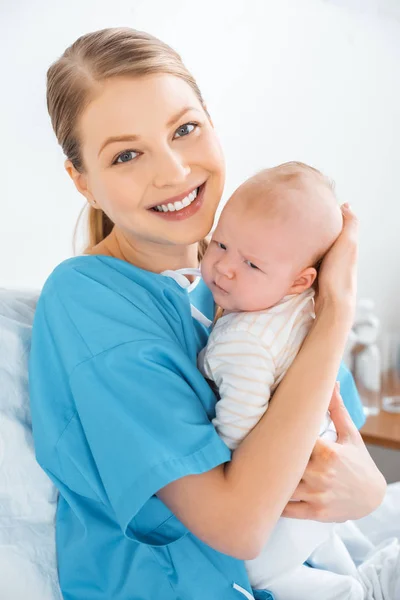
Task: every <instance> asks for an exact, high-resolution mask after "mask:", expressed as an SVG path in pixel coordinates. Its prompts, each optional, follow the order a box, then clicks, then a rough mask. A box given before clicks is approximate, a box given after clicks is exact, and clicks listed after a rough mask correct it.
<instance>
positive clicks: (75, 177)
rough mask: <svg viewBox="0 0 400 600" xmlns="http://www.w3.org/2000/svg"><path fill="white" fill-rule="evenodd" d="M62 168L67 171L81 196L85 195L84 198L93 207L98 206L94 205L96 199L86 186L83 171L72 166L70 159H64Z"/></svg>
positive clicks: (85, 177)
mask: <svg viewBox="0 0 400 600" xmlns="http://www.w3.org/2000/svg"><path fill="white" fill-rule="evenodd" d="M64 168H65V170H66V171H67V173H68V175H69V176H70V177H71V179H72V181H73V182H74V184H75V187H76V189H77V190H78V192H79V193H80V194H82V196H85V198H86V200H87V201H88V202H89V204H91V205H92V206H93V207H94V208H98V207H97V206H96V200H95V199H94V198H93V196H92V194H91V192H90V190H89V189H88V187H87V175H86V174H85V173H80V171H77V169H76V168H75V167H74V165H73V164H72V162H71V161H70V160H66V161H65V163H64Z"/></svg>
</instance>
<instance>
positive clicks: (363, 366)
mask: <svg viewBox="0 0 400 600" xmlns="http://www.w3.org/2000/svg"><path fill="white" fill-rule="evenodd" d="M357 308H358V310H357V317H356V325H355V327H354V330H355V333H356V335H357V338H358V343H359V344H361V345H362V346H364V348H363V349H362V350H361V351H360V352H359V353H358V354H357V355H356V357H355V360H354V374H355V377H356V379H357V381H358V382H359V383H361V384H362V385H363V386H364V387H365V388H366V389H367V390H370V391H372V392H379V390H380V385H381V356H380V352H379V348H378V346H377V343H376V342H377V339H378V334H379V328H380V323H379V319H378V318H377V317H376V316H375V315H374V314H373V310H374V303H373V301H372V300H369V299H365V300H360V302H359V305H358V307H357Z"/></svg>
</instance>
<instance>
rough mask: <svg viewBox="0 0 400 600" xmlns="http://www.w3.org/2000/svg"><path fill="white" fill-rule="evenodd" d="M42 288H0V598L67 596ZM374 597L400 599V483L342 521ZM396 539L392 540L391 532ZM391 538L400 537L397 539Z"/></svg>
mask: <svg viewBox="0 0 400 600" xmlns="http://www.w3.org/2000/svg"><path fill="white" fill-rule="evenodd" d="M36 300H37V294H34V293H23V292H18V293H17V292H11V291H7V290H2V289H0V599H1V600H61V599H62V596H61V593H60V590H59V586H58V582H57V568H56V558H55V531H54V519H55V510H56V502H57V493H56V490H55V488H54V486H53V485H52V483H51V482H50V480H49V479H48V478H47V476H46V475H45V474H44V473H43V472H42V470H41V469H40V467H39V466H38V465H37V463H36V461H35V456H34V450H33V441H32V432H31V420H30V411H29V400H28V376H27V359H28V355H29V348H30V337H31V327H32V319H33V314H34V310H35V305H36ZM339 533H340V535H341V537H342V539H343V540H344V541H345V543H346V545H347V547H348V548H349V551H350V553H351V555H352V557H353V559H354V560H355V562H356V564H357V565H358V566H359V570H360V573H361V576H362V578H363V582H364V585H365V588H366V594H367V595H366V598H368V600H400V562H399V561H400V552H399V542H398V540H399V539H400V483H398V484H393V485H392V486H389V489H388V493H387V496H386V498H385V500H384V502H383V504H382V505H381V507H380V508H379V509H378V510H377V511H375V512H374V513H373V514H372V515H370V516H369V517H366V518H365V519H361V520H360V521H357V522H356V523H354V522H349V523H345V524H343V525H341V526H340V527H339ZM389 538H392V541H391V540H390V539H389ZM393 538H397V539H394V540H393Z"/></svg>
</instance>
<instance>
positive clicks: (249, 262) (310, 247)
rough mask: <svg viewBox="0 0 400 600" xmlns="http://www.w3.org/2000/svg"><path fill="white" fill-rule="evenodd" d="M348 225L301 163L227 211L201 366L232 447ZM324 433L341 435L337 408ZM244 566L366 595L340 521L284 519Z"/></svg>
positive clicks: (302, 590) (289, 582) (240, 195)
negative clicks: (212, 320) (336, 524)
mask: <svg viewBox="0 0 400 600" xmlns="http://www.w3.org/2000/svg"><path fill="white" fill-rule="evenodd" d="M342 223H343V221H342V215H341V211H340V208H339V205H338V203H337V200H336V198H335V195H334V192H333V186H332V184H331V182H330V181H329V180H328V179H327V178H326V177H325V176H324V175H322V174H321V173H320V172H319V171H317V170H316V169H313V168H312V167H309V166H307V165H304V164H302V163H296V162H292V163H286V164H283V165H280V166H278V167H275V168H272V169H265V170H263V171H261V172H260V173H258V174H257V175H255V176H254V177H251V178H250V179H249V180H247V181H246V182H245V183H243V184H242V185H241V186H240V187H239V188H238V189H237V190H236V191H235V192H234V194H233V195H232V197H231V198H230V200H229V201H228V203H227V205H226V206H225V208H224V210H223V211H222V214H221V217H220V220H219V223H218V226H217V228H216V230H215V232H214V234H213V236H212V240H211V242H210V245H209V247H208V249H207V251H206V254H205V256H204V258H203V261H202V265H201V271H202V276H203V279H204V281H205V283H206V284H207V285H208V287H209V288H210V289H211V291H212V293H213V296H214V299H215V302H216V304H217V305H218V306H219V307H220V309H221V311H222V316H220V318H219V319H218V320H217V322H216V324H215V326H214V328H213V331H212V333H211V335H210V338H209V342H208V345H207V347H206V348H205V349H204V350H203V351H202V352H201V353H200V355H199V368H200V370H201V371H202V373H203V375H204V376H205V377H206V378H207V379H209V380H211V381H212V382H214V384H215V385H216V386H217V388H218V391H219V395H220V400H219V401H218V402H217V405H216V417H215V419H214V421H213V423H214V425H215V427H216V429H217V431H218V432H219V434H220V436H221V437H222V438H223V440H224V441H225V442H226V444H227V445H228V446H229V448H231V449H235V448H237V446H238V445H239V444H240V443H241V441H242V440H243V439H244V438H245V437H246V435H247V434H248V433H249V432H250V431H251V430H252V429H253V427H254V426H255V425H256V424H257V423H258V421H259V420H260V419H261V417H262V416H263V414H264V413H265V411H266V410H267V409H268V403H269V401H270V400H271V398H272V396H273V393H274V391H275V390H276V388H277V386H278V385H279V383H280V381H281V380H282V378H283V377H284V375H285V373H286V371H287V369H288V368H289V367H290V365H291V363H292V362H293V360H294V358H295V356H296V354H297V353H298V352H299V350H300V347H301V345H302V343H303V341H304V339H305V337H306V335H307V333H308V332H309V330H310V327H311V325H312V323H313V319H314V316H315V315H314V285H315V282H316V278H317V271H318V265H319V263H320V261H321V259H322V258H323V256H324V255H325V253H326V252H327V251H328V250H329V248H330V247H331V246H332V244H333V243H334V242H335V240H336V238H337V237H338V235H339V234H340V232H341V229H342ZM320 436H321V437H323V438H325V439H329V440H333V441H334V440H336V431H335V428H334V426H333V423H332V422H331V420H330V418H329V415H327V416H326V419H325V421H324V423H323V424H322V425H321V431H320ZM288 550H289V551H288ZM305 561H308V562H309V563H310V564H313V566H315V567H319V568H314V569H311V568H309V567H306V566H303V563H304V562H305ZM246 567H247V571H248V574H249V578H250V583H251V584H252V587H253V588H257V589H268V590H270V591H271V592H272V593H273V594H274V595H275V598H276V600H292V599H293V600H303V599H304V600H313V599H314V598H315V599H318V600H321V599H322V598H323V599H324V600H328V599H329V598H332V599H333V598H356V599H358V598H363V597H364V593H363V589H362V586H361V584H360V583H359V582H358V581H357V572H356V567H355V565H354V563H353V561H352V560H351V558H350V556H349V554H348V552H347V550H346V548H345V546H344V544H343V543H342V542H341V540H340V538H339V537H338V536H337V535H335V534H334V533H333V525H332V524H326V523H317V522H315V521H301V520H296V519H285V518H281V519H280V520H279V522H278V524H277V526H276V527H275V529H274V531H273V533H272V535H271V536H270V539H269V540H268V542H267V544H266V546H265V547H264V549H263V551H262V552H261V554H260V555H259V556H258V557H257V558H256V559H255V560H251V561H247V563H246ZM322 569H324V570H322Z"/></svg>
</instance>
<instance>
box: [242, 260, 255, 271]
mask: <svg viewBox="0 0 400 600" xmlns="http://www.w3.org/2000/svg"><path fill="white" fill-rule="evenodd" d="M244 262H245V263H246V265H249V267H251V268H252V269H258V267H257V265H255V264H254V263H252V262H250V261H249V260H245V261H244Z"/></svg>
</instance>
